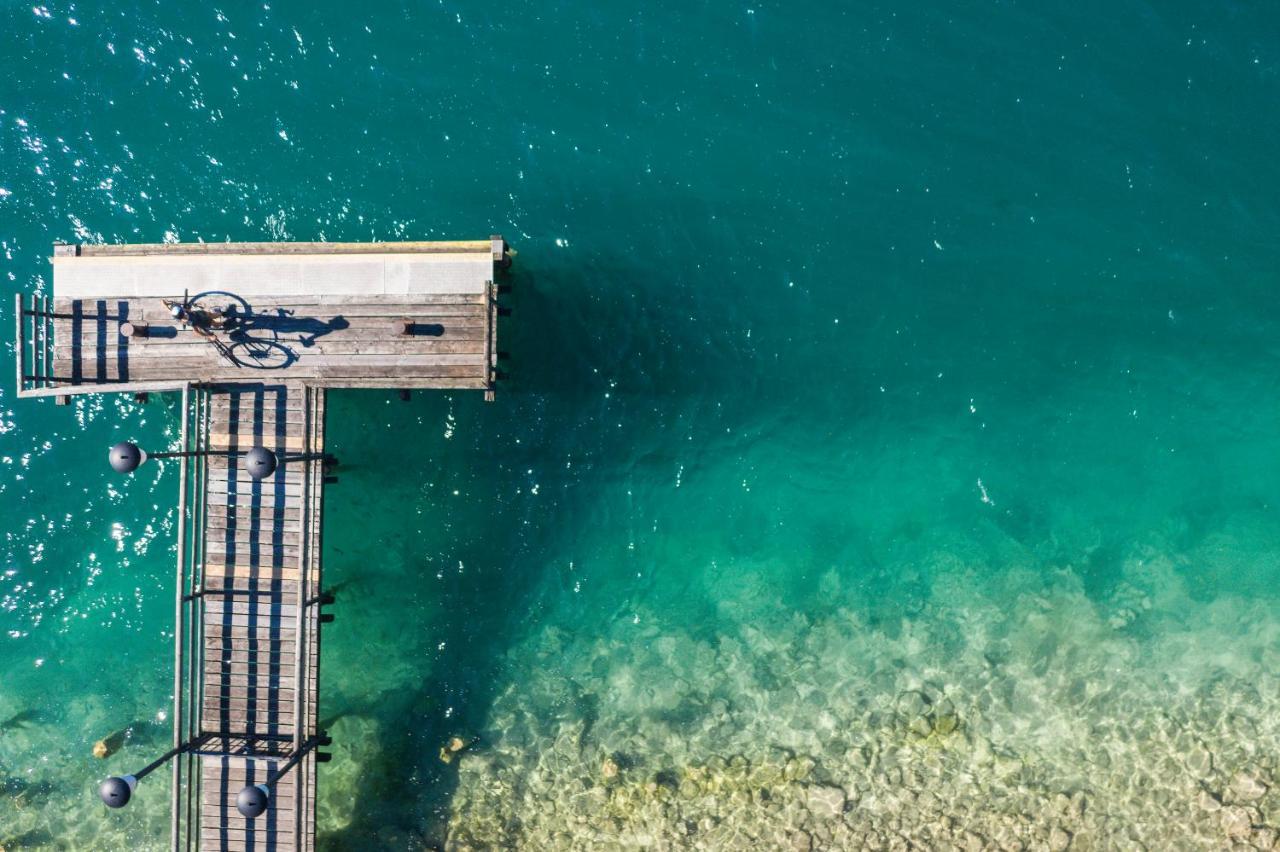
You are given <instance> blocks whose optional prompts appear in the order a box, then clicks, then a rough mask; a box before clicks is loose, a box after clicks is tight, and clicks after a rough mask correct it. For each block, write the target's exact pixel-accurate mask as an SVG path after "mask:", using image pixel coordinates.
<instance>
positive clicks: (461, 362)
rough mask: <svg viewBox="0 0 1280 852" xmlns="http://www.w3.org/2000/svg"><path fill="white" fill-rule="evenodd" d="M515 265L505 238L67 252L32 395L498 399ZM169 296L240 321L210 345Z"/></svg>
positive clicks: (23, 335) (57, 258)
mask: <svg viewBox="0 0 1280 852" xmlns="http://www.w3.org/2000/svg"><path fill="white" fill-rule="evenodd" d="M282 245H287V246H288V247H289V248H288V249H286V250H283V251H282V250H281V246H282ZM506 262H507V255H506V248H505V243H503V241H502V239H501V238H500V237H496V238H494V239H492V240H489V241H473V242H463V243H386V244H360V243H290V244H276V243H249V244H237V243H213V244H196V245H186V244H183V245H177V246H164V245H156V246H105V245H104V246H92V245H85V246H58V247H56V248H55V253H54V257H53V296H52V298H51V299H50V298H44V299H40V300H39V301H38V304H37V308H38V316H39V320H40V322H38V323H35V324H32V325H30V327H29V328H28V327H26V326H23V327H21V328H20V329H19V335H20V343H21V344H22V350H23V356H24V358H23V363H22V364H21V372H22V380H21V382H20V385H21V386H22V387H24V388H41V389H47V388H57V389H59V390H61V391H62V392H63V393H66V394H71V393H81V392H86V391H91V390H101V389H103V387H102V386H105V385H127V384H135V383H148V382H155V381H164V380H166V379H173V378H178V377H180V378H181V379H183V380H186V381H190V382H200V383H208V382H245V381H297V382H307V383H309V384H312V385H315V386H319V387H396V388H475V389H479V390H484V391H487V392H490V394H491V392H492V390H493V387H494V381H495V378H496V373H497V351H496V344H497V314H498V307H497V299H496V296H497V289H496V287H495V285H494V283H493V279H494V270H495V267H500V266H502V265H503V264H504V263H506ZM164 300H168V301H169V302H177V303H183V302H186V301H188V300H189V303H190V305H191V306H192V307H193V308H194V309H195V310H196V311H197V312H202V313H210V314H213V313H218V314H221V315H222V316H223V317H225V322H223V323H222V324H221V327H216V328H213V329H212V330H211V334H210V335H208V336H201V335H200V334H198V333H197V332H196V331H195V330H194V329H193V328H192V327H191V326H190V325H189V324H184V323H183V322H180V321H179V320H176V319H175V318H174V316H173V315H172V314H171V313H170V310H169V308H167V307H166V305H165V301H164ZM32 318H33V319H35V318H36V317H35V316H33V317H32ZM209 337H212V338H213V339H212V340H210V339H209Z"/></svg>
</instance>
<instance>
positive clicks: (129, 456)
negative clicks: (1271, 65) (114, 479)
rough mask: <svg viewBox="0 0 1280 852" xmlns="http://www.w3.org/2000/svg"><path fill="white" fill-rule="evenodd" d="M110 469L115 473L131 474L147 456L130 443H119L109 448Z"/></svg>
mask: <svg viewBox="0 0 1280 852" xmlns="http://www.w3.org/2000/svg"><path fill="white" fill-rule="evenodd" d="M107 458H108V460H109V461H110V462H111V469H112V470H114V471H115V472H116V473H133V472H134V471H135V470H137V469H138V465H140V464H142V463H143V462H144V461H146V460H147V454H146V453H144V452H143V451H142V449H141V448H140V447H139V446H138V445H137V444H135V443H132V442H131V441H121V442H120V443H118V444H116V445H115V446H114V447H112V448H111V452H110V454H109V455H108V457H107Z"/></svg>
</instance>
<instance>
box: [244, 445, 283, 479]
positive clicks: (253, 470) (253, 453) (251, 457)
mask: <svg viewBox="0 0 1280 852" xmlns="http://www.w3.org/2000/svg"><path fill="white" fill-rule="evenodd" d="M277 464H278V460H277V459H276V454H275V453H273V452H271V451H270V450H268V449H267V448H266V447H254V448H253V449H251V450H249V452H247V453H245V454H244V470H245V473H247V474H249V475H250V476H252V477H253V478H254V479H266V478H267V477H268V476H270V475H271V474H273V473H275V472H276V465H277Z"/></svg>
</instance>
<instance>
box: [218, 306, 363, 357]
mask: <svg viewBox="0 0 1280 852" xmlns="http://www.w3.org/2000/svg"><path fill="white" fill-rule="evenodd" d="M295 314H296V311H291V310H289V309H288V308H276V310H275V313H274V314H258V313H252V312H249V313H246V314H244V315H242V316H237V317H236V318H235V324H234V326H233V327H232V328H231V330H230V332H229V333H228V334H227V336H228V337H229V338H230V339H231V340H232V341H235V342H239V341H240V340H248V339H252V338H255V337H256V336H257V335H261V334H266V335H270V336H271V339H272V340H275V341H277V342H278V341H279V339H280V338H281V337H288V336H290V335H297V341H296V342H297V343H300V344H301V345H302V346H303V347H304V348H310V347H312V346H314V345H315V342H316V339H317V338H320V337H324V336H325V335H326V334H330V333H332V332H335V331H341V330H342V329H344V328H350V327H351V323H350V322H348V321H347V320H346V318H344V317H341V316H336V317H333V318H331V319H328V320H322V319H317V318H315V317H299V316H295Z"/></svg>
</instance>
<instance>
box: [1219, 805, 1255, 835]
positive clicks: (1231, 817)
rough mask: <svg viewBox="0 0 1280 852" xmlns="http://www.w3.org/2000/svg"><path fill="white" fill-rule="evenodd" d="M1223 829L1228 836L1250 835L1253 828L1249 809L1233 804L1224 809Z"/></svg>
mask: <svg viewBox="0 0 1280 852" xmlns="http://www.w3.org/2000/svg"><path fill="white" fill-rule="evenodd" d="M1221 825H1222V831H1223V833H1224V834H1226V835H1227V837H1248V836H1249V833H1250V832H1251V831H1252V830H1253V819H1252V815H1251V814H1250V813H1249V809H1247V808H1242V807H1240V806H1238V805H1233V806H1232V807H1229V808H1223V809H1222V821H1221Z"/></svg>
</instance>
